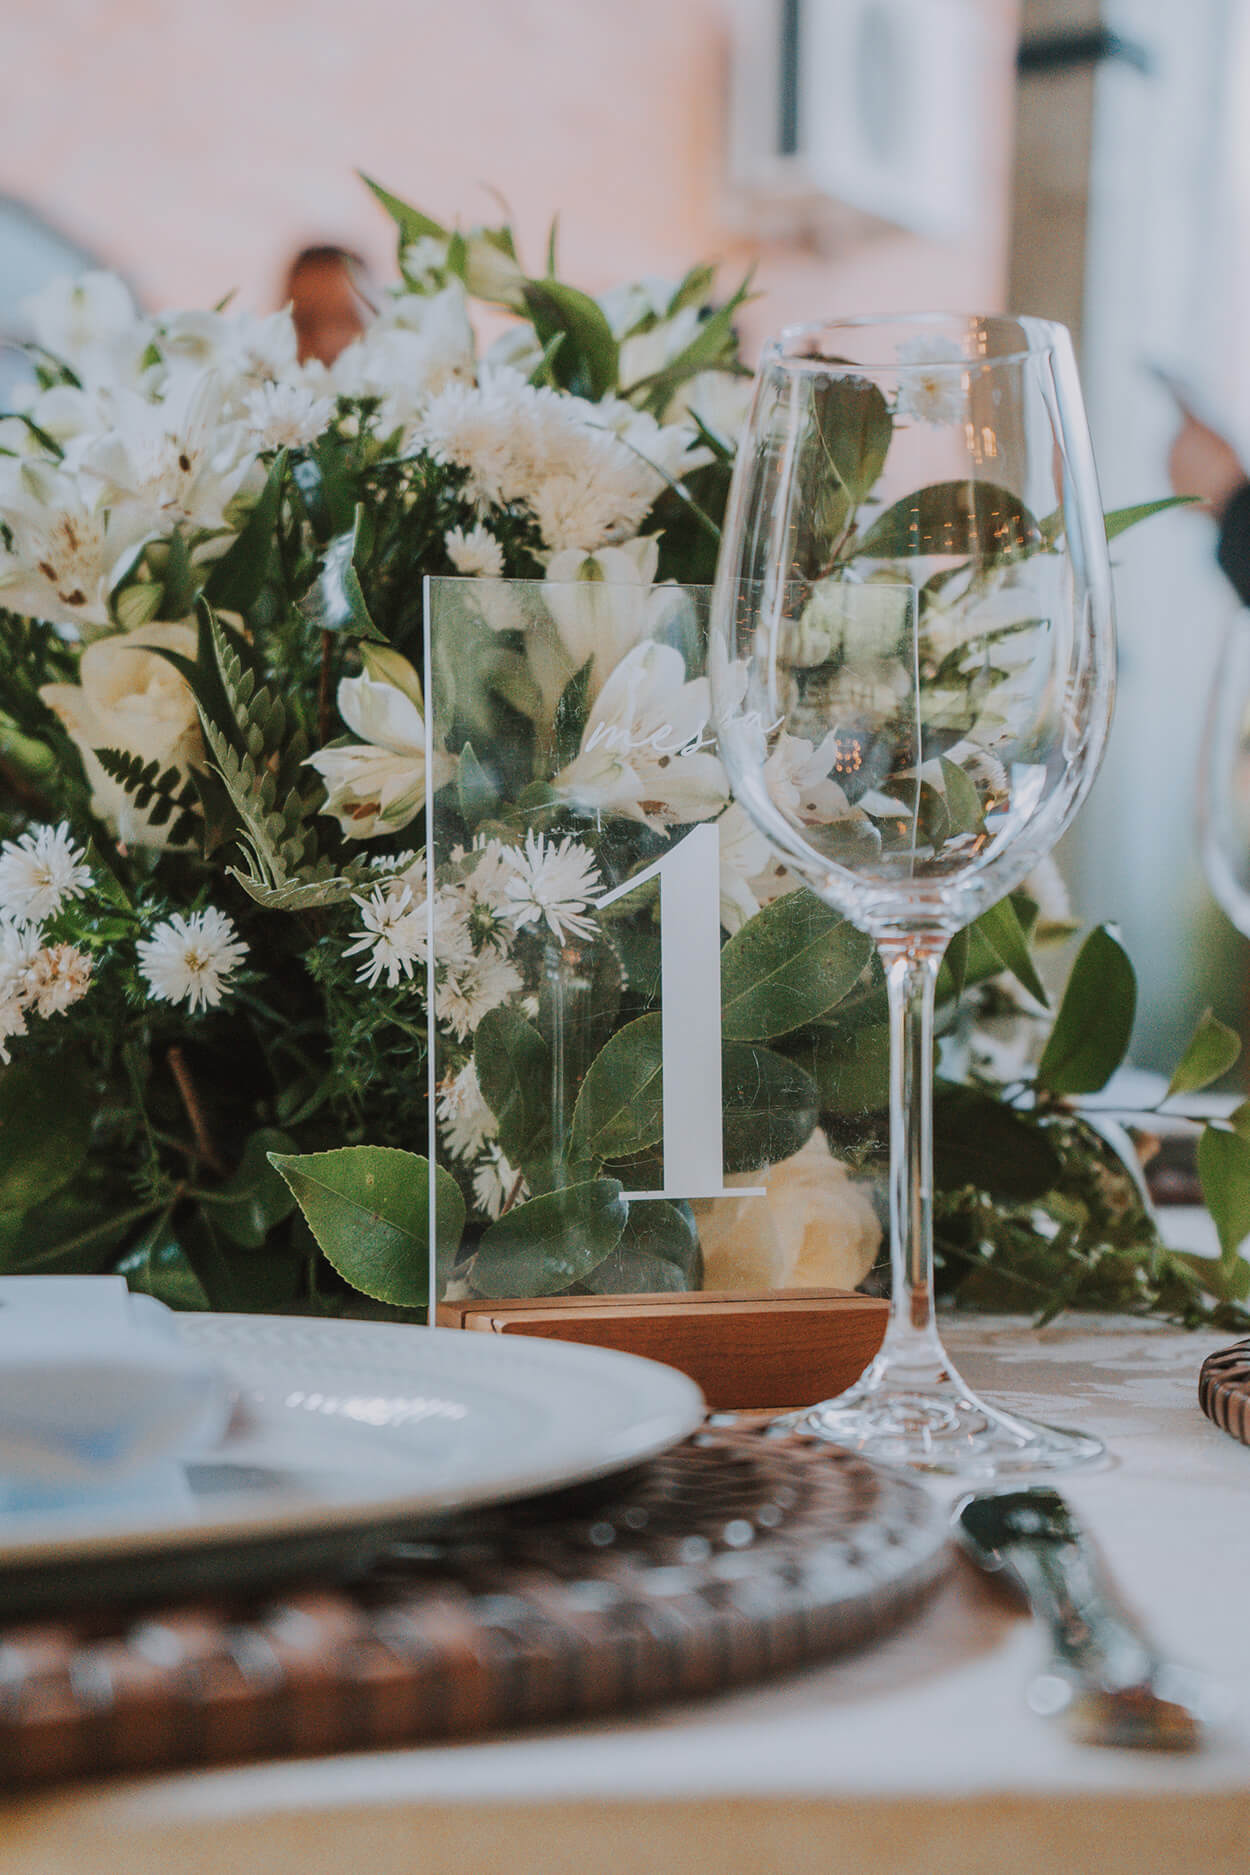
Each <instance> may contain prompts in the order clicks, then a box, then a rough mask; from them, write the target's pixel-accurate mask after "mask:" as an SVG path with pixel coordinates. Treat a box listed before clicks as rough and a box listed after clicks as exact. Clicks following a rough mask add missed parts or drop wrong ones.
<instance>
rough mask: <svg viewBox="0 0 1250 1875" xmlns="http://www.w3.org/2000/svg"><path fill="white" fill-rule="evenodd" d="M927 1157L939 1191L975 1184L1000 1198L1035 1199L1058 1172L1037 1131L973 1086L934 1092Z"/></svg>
mask: <svg viewBox="0 0 1250 1875" xmlns="http://www.w3.org/2000/svg"><path fill="white" fill-rule="evenodd" d="M933 1156H934V1178H935V1180H936V1182H937V1185H938V1187H939V1189H941V1190H943V1191H954V1190H958V1189H959V1188H960V1187H961V1186H964V1185H975V1186H976V1188H977V1189H978V1190H979V1191H987V1192H990V1193H992V1194H993V1195H994V1196H995V1197H1002V1198H1015V1199H1032V1198H1040V1197H1042V1196H1043V1195H1044V1193H1046V1192H1048V1191H1049V1190H1050V1189H1051V1187H1052V1186H1053V1185H1054V1184H1055V1183H1056V1182H1057V1181H1058V1179H1059V1175H1060V1170H1061V1168H1060V1164H1059V1158H1058V1155H1057V1154H1056V1152H1055V1150H1054V1148H1053V1146H1052V1145H1051V1144H1050V1142H1049V1140H1048V1139H1047V1138H1046V1135H1045V1133H1044V1132H1043V1131H1042V1129H1041V1128H1040V1127H1039V1126H1036V1125H1034V1124H1031V1123H1030V1122H1029V1121H1028V1120H1025V1119H1022V1118H1021V1117H1020V1116H1019V1115H1018V1114H1016V1113H1013V1112H1012V1110H1011V1108H1010V1107H1006V1106H1004V1105H1003V1103H1002V1101H1000V1100H994V1099H993V1098H992V1097H991V1096H990V1095H989V1094H983V1093H981V1092H980V1090H979V1089H977V1088H975V1087H951V1088H943V1089H942V1090H940V1093H939V1095H938V1098H937V1099H936V1100H935V1102H934V1109H933Z"/></svg>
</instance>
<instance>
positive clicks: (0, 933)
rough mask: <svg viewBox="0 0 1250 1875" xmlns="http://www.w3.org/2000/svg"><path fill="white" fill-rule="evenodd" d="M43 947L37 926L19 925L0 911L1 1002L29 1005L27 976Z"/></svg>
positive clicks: (16, 1032) (17, 1032) (15, 1032)
mask: <svg viewBox="0 0 1250 1875" xmlns="http://www.w3.org/2000/svg"><path fill="white" fill-rule="evenodd" d="M42 946H43V939H42V938H41V936H40V935H39V932H38V930H37V929H36V927H35V926H34V925H29V924H19V923H18V922H17V921H16V920H15V919H11V918H6V917H4V916H3V914H0V1003H14V1004H19V1005H22V1006H24V1005H25V1002H26V979H27V976H28V974H29V972H30V969H31V966H32V965H33V964H34V961H35V959H36V957H38V955H39V952H40V950H41V948H42ZM12 1033H14V1034H20V1033H21V1031H20V1030H14V1031H12Z"/></svg>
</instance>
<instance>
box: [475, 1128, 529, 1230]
mask: <svg viewBox="0 0 1250 1875" xmlns="http://www.w3.org/2000/svg"><path fill="white" fill-rule="evenodd" d="M529 1195H530V1188H529V1186H528V1185H527V1184H526V1182H525V1179H524V1178H523V1177H522V1175H521V1173H520V1172H518V1171H517V1169H516V1167H515V1166H514V1165H512V1164H511V1163H510V1161H509V1160H508V1159H506V1158H505V1157H504V1154H503V1153H502V1151H501V1150H500V1148H499V1147H498V1146H492V1147H491V1148H490V1151H489V1152H488V1153H487V1155H486V1157H485V1158H484V1159H483V1161H482V1163H481V1164H480V1165H479V1166H478V1168H477V1170H476V1171H475V1172H474V1174H473V1202H474V1204H475V1205H476V1206H477V1208H478V1210H479V1211H480V1212H482V1214H483V1215H484V1216H485V1217H488V1218H490V1219H491V1220H492V1222H493V1221H494V1219H495V1218H497V1217H501V1216H502V1215H503V1211H504V1208H505V1206H507V1207H509V1208H510V1207H511V1206H512V1205H514V1204H523V1203H524V1202H525V1200H526V1199H527V1198H528V1197H529Z"/></svg>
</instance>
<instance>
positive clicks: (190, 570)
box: [131, 528, 242, 624]
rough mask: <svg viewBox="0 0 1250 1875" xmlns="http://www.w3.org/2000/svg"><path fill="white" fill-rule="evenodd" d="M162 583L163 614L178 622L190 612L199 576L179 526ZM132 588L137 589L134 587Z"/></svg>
mask: <svg viewBox="0 0 1250 1875" xmlns="http://www.w3.org/2000/svg"><path fill="white" fill-rule="evenodd" d="M240 538H242V537H241V536H240ZM236 545H237V542H236ZM161 585H162V586H163V588H164V591H163V592H162V594H161V615H162V617H164V618H167V619H172V620H173V621H174V623H175V624H177V622H178V621H179V620H180V619H184V618H186V616H187V614H188V613H189V612H190V610H191V608H192V606H193V605H194V604H195V595H196V592H197V591H198V578H197V575H196V571H195V568H194V567H193V566H192V564H191V554H190V551H189V549H188V547H187V543H186V541H185V540H184V539H183V537H182V533H181V530H180V529H178V528H175V529H174V531H173V533H172V534H171V535H170V537H169V544H168V551H167V553H166V555H165V565H164V567H163V568H162V569H161ZM131 590H132V591H134V590H136V589H135V588H133V587H132V588H131Z"/></svg>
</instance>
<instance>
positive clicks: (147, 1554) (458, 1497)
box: [0, 1315, 704, 1614]
mask: <svg viewBox="0 0 1250 1875" xmlns="http://www.w3.org/2000/svg"><path fill="white" fill-rule="evenodd" d="M178 1329H179V1332H180V1333H181V1334H182V1335H183V1336H184V1337H185V1338H186V1340H188V1341H189V1342H191V1343H192V1344H193V1345H194V1346H196V1347H197V1348H200V1349H203V1350H205V1351H206V1352H211V1353H212V1354H214V1355H216V1356H217V1357H218V1358H219V1359H220V1360H221V1361H222V1363H223V1365H224V1366H225V1367H226V1369H227V1370H228V1372H229V1374H230V1377H231V1379H232V1381H233V1383H234V1385H235V1386H236V1388H237V1389H238V1397H239V1411H238V1412H237V1413H236V1417H235V1424H234V1426H233V1427H232V1429H231V1432H230V1434H229V1436H228V1437H227V1439H226V1441H225V1443H224V1444H223V1445H222V1446H221V1447H220V1448H219V1449H218V1450H216V1451H214V1452H209V1453H205V1454H203V1455H201V1456H200V1457H198V1458H197V1459H195V1460H192V1461H187V1462H182V1463H179V1464H169V1465H167V1466H164V1467H162V1468H161V1469H160V1472H159V1474H157V1473H152V1474H150V1475H145V1477H144V1479H143V1480H142V1481H137V1482H136V1483H135V1484H134V1485H131V1486H127V1487H125V1488H118V1487H114V1488H113V1489H112V1490H111V1491H102V1492H98V1493H95V1494H92V1495H91V1496H87V1495H85V1494H83V1495H80V1496H78V1497H76V1498H75V1499H74V1500H73V1501H72V1502H67V1503H65V1504H59V1505H54V1506H51V1507H47V1506H45V1507H37V1506H32V1505H27V1506H25V1507H21V1506H18V1505H13V1504H10V1506H9V1507H8V1508H4V1507H0V1612H7V1613H9V1614H13V1613H15V1612H25V1611H31V1610H34V1609H36V1608H46V1607H48V1606H50V1605H55V1604H56V1603H57V1602H61V1601H64V1600H65V1599H67V1598H69V1597H72V1596H74V1595H81V1594H84V1593H89V1594H92V1595H101V1596H113V1595H125V1594H133V1593H134V1592H135V1589H136V1584H137V1583H138V1584H141V1586H142V1588H143V1590H144V1591H145V1592H150V1593H156V1592H169V1591H170V1590H171V1589H180V1590H181V1589H186V1588H201V1587H204V1586H212V1587H225V1586H236V1585H238V1584H240V1583H244V1582H254V1581H256V1580H259V1579H261V1578H262V1577H264V1576H265V1575H272V1574H275V1573H289V1572H290V1570H291V1569H294V1568H307V1567H310V1566H318V1567H320V1566H326V1565H331V1564H341V1563H344V1562H362V1561H365V1560H367V1559H368V1556H369V1555H370V1554H373V1553H376V1552H377V1551H378V1549H380V1548H381V1547H384V1546H385V1544H386V1543H388V1542H390V1541H393V1540H395V1538H396V1537H397V1536H399V1535H401V1534H402V1533H403V1531H404V1530H405V1529H408V1528H411V1527H412V1525H413V1524H414V1522H419V1521H421V1520H423V1519H429V1518H431V1517H434V1516H437V1515H440V1514H443V1513H447V1512H460V1511H467V1510H472V1509H474V1508H476V1507H477V1506H481V1505H486V1504H492V1503H499V1502H502V1501H504V1500H506V1499H508V1498H515V1497H523V1496H529V1495H531V1494H533V1493H536V1492H541V1491H548V1490H554V1489H557V1488H561V1487H564V1486H568V1485H573V1484H579V1483H583V1482H586V1481H589V1480H591V1479H595V1478H600V1477H606V1476H608V1475H609V1474H611V1473H612V1472H615V1471H619V1470H622V1469H624V1468H625V1467H627V1466H629V1465H633V1464H637V1463H639V1462H640V1461H641V1460H643V1459H646V1458H650V1457H653V1456H654V1455H655V1454H656V1453H658V1452H662V1451H665V1450H666V1449H667V1448H668V1447H669V1446H672V1445H675V1444H676V1443H677V1442H678V1441H679V1440H680V1439H683V1438H685V1437H686V1436H687V1435H688V1434H690V1433H691V1432H693V1431H694V1430H695V1429H696V1427H697V1426H699V1424H700V1423H701V1421H702V1418H703V1413H704V1402H703V1397H702V1395H701V1394H700V1392H699V1389H698V1388H697V1387H696V1386H695V1384H694V1382H693V1381H691V1380H689V1379H687V1378H686V1376H685V1375H684V1374H679V1373H677V1372H675V1371H674V1370H673V1369H672V1368H669V1367H662V1366H660V1365H659V1363H658V1362H655V1361H647V1360H642V1359H640V1358H638V1357H637V1356H635V1355H630V1354H617V1353H614V1352H611V1351H609V1350H607V1349H603V1348H592V1347H582V1346H579V1345H577V1344H574V1343H570V1342H557V1341H547V1340H540V1339H538V1338H535V1337H528V1336H522V1335H486V1334H474V1333H471V1332H467V1331H464V1330H453V1329H437V1328H423V1327H415V1326H413V1327H410V1326H407V1325H405V1324H401V1323H390V1322H344V1321H322V1320H306V1319H303V1318H292V1317H283V1316H265V1315H185V1316H180V1317H179V1318H178Z"/></svg>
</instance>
